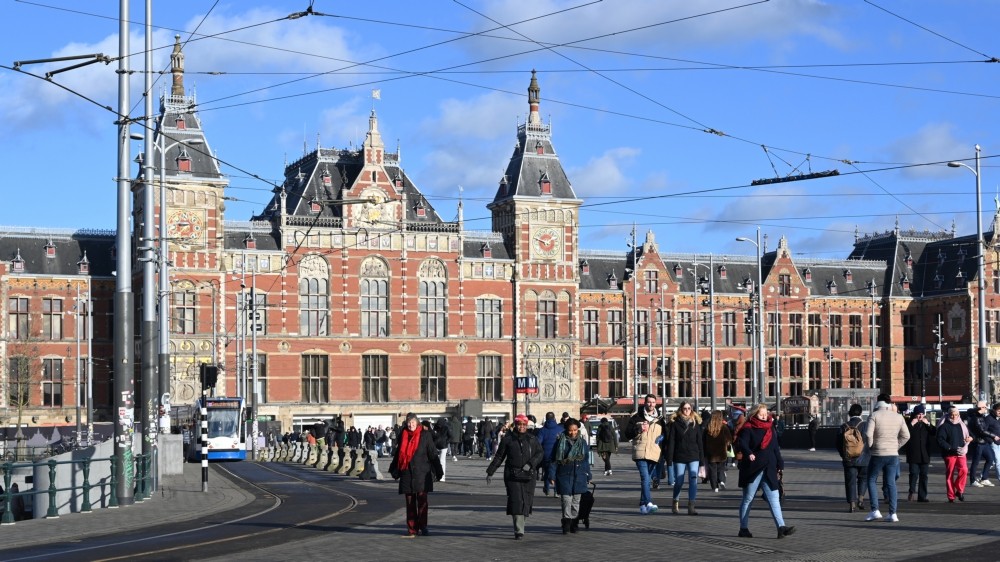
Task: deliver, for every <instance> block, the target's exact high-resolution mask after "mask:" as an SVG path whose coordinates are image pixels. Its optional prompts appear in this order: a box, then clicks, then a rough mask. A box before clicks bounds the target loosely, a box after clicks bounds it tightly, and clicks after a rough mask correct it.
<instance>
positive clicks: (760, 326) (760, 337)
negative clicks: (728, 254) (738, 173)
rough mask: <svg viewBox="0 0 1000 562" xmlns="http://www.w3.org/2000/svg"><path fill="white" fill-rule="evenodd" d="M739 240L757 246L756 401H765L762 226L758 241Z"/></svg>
mask: <svg viewBox="0 0 1000 562" xmlns="http://www.w3.org/2000/svg"><path fill="white" fill-rule="evenodd" d="M736 241H737V242H749V243H751V244H753V245H754V246H755V247H756V248H757V315H758V320H757V350H756V353H757V396H756V397H755V400H756V402H757V403H758V404H759V403H761V402H763V401H764V381H765V378H764V373H765V370H764V369H765V366H764V261H763V256H762V255H761V245H760V227H759V226H758V227H757V241H756V242H754V241H753V240H751V239H749V238H744V237H742V236H740V237H739V238H737V239H736Z"/></svg>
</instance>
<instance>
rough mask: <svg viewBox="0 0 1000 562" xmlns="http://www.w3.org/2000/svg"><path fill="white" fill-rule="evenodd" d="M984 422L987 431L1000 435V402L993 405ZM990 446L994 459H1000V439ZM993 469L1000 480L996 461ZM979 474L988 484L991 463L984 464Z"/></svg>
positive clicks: (984, 482) (999, 470) (999, 469)
mask: <svg viewBox="0 0 1000 562" xmlns="http://www.w3.org/2000/svg"><path fill="white" fill-rule="evenodd" d="M983 422H984V423H985V425H986V428H987V431H989V432H990V433H994V434H996V435H1000V402H997V403H996V404H994V405H993V409H992V410H990V414H989V415H988V416H986V417H985V418H983ZM990 448H991V449H993V458H994V460H995V461H996V460H1000V441H996V440H994V441H993V443H992V444H991V445H990ZM993 469H994V470H995V471H996V475H997V480H1000V466H997V463H996V462H994V463H993ZM979 476H980V478H982V480H983V484H984V485H986V486H988V485H989V484H986V483H987V482H989V476H990V465H986V466H984V467H983V473H982V474H980V475H979Z"/></svg>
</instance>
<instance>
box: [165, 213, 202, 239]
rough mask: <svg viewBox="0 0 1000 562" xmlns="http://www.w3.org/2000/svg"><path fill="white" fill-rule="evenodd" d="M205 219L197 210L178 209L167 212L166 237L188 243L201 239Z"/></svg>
mask: <svg viewBox="0 0 1000 562" xmlns="http://www.w3.org/2000/svg"><path fill="white" fill-rule="evenodd" d="M204 231H205V219H204V217H203V216H202V214H201V213H200V212H198V211H192V210H188V209H179V210H175V211H168V212H167V238H168V239H169V240H170V241H171V242H174V243H177V244H184V245H190V244H193V243H197V242H198V241H200V240H201V237H202V234H203V233H204Z"/></svg>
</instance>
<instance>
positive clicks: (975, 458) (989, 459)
mask: <svg viewBox="0 0 1000 562" xmlns="http://www.w3.org/2000/svg"><path fill="white" fill-rule="evenodd" d="M969 456H970V458H971V459H972V461H971V462H972V464H970V465H969V480H982V479H984V478H988V477H989V469H990V463H993V464H996V461H997V459H996V456H994V454H993V444H992V443H976V452H975V453H974V454H972V455H969ZM980 459H982V461H983V471H982V474H980V472H979V471H977V470H976V465H977V464H979V461H980Z"/></svg>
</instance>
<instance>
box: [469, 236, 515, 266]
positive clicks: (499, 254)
mask: <svg viewBox="0 0 1000 562" xmlns="http://www.w3.org/2000/svg"><path fill="white" fill-rule="evenodd" d="M484 245H486V246H488V247H489V249H490V258H484V257H483V246H484ZM462 257H466V258H472V259H494V260H511V259H513V256H511V255H510V254H508V253H507V246H505V245H504V243H503V236H502V235H501V234H500V233H499V232H482V231H465V232H464V233H463V236H462Z"/></svg>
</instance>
